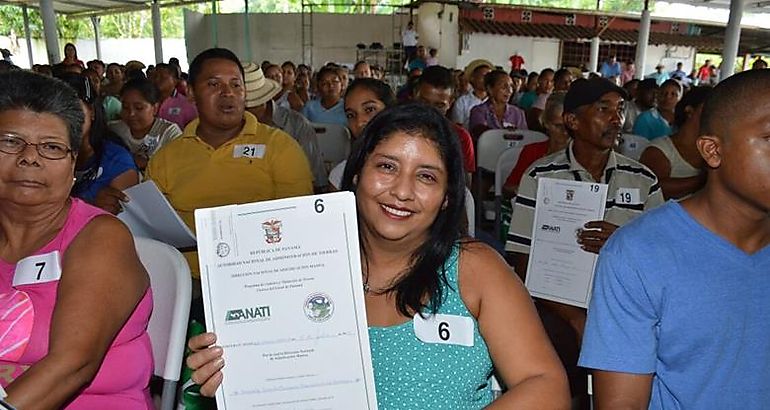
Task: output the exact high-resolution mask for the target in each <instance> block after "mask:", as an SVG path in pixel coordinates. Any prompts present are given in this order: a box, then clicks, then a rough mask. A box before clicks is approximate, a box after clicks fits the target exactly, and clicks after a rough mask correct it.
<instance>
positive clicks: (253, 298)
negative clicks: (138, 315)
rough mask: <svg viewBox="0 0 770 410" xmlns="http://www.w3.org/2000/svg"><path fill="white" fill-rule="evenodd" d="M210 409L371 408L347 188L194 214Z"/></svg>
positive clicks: (369, 363) (372, 396) (354, 235)
mask: <svg viewBox="0 0 770 410" xmlns="http://www.w3.org/2000/svg"><path fill="white" fill-rule="evenodd" d="M195 225H196V228H197V229H196V232H197V234H198V254H199V258H200V266H201V282H202V289H203V300H204V309H205V313H206V323H207V326H208V330H209V331H212V332H215V333H216V334H217V337H218V340H217V344H219V345H220V346H222V347H223V348H224V356H225V367H224V370H223V372H224V381H223V382H222V386H221V387H220V389H219V390H218V391H217V405H218V408H219V409H220V410H242V409H276V410H280V409H307V410H312V409H316V410H321V409H340V410H343V409H345V410H347V409H357V410H358V409H377V402H376V395H375V391H374V374H373V370H372V359H371V351H370V348H369V334H368V331H367V325H366V310H365V307H364V294H363V285H362V280H361V260H360V256H359V255H360V252H359V247H358V228H357V219H356V208H355V199H354V197H353V194H352V193H350V192H338V193H333V194H326V195H316V196H306V197H299V198H289V199H282V200H276V201H266V202H259V203H254V204H247V205H232V206H225V207H219V208H209V209H199V210H196V211H195Z"/></svg>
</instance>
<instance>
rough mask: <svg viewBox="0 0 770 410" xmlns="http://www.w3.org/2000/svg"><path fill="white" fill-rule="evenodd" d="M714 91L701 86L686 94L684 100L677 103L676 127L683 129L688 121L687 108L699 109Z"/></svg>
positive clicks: (675, 110) (675, 112)
mask: <svg viewBox="0 0 770 410" xmlns="http://www.w3.org/2000/svg"><path fill="white" fill-rule="evenodd" d="M713 91H714V89H713V88H712V87H709V86H701V87H694V88H692V89H691V90H690V91H688V92H687V93H685V95H684V96H683V97H682V99H681V100H679V102H678V103H676V108H675V109H674V125H676V126H677V127H678V128H681V127H682V125H684V123H685V121H687V112H686V109H687V107H692V108H695V109H697V108H698V107H700V106H701V105H703V103H705V102H706V100H707V99H708V98H709V96H710V95H711V93H712V92H713Z"/></svg>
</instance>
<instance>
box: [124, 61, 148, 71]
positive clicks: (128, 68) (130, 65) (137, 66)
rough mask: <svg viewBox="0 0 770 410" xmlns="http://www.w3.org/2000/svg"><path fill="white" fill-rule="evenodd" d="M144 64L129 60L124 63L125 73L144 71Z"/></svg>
mask: <svg viewBox="0 0 770 410" xmlns="http://www.w3.org/2000/svg"><path fill="white" fill-rule="evenodd" d="M144 67H145V66H144V63H142V62H141V61H136V60H131V61H129V62H127V63H126V72H128V71H131V70H144Z"/></svg>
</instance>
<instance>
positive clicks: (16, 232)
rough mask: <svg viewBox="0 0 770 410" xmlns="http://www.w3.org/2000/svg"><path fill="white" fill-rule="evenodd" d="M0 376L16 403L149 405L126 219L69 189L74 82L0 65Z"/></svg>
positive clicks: (74, 140) (142, 321)
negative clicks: (1, 69)
mask: <svg viewBox="0 0 770 410" xmlns="http://www.w3.org/2000/svg"><path fill="white" fill-rule="evenodd" d="M0 89H2V90H3V93H2V95H0V385H2V386H3V387H4V388H5V390H6V392H7V394H8V396H7V397H5V399H4V401H5V403H6V404H7V405H10V406H13V407H15V408H18V409H32V408H35V409H59V408H65V409H117V410H123V409H125V410H128V409H139V410H143V409H151V408H152V403H151V401H150V397H149V391H148V383H149V379H150V376H151V374H152V363H153V362H152V349H151V346H150V340H149V337H148V335H147V322H148V320H149V317H150V313H151V311H152V293H151V291H150V288H149V279H148V277H147V273H146V272H145V270H144V268H143V267H142V264H141V263H140V262H139V259H138V257H137V255H136V251H135V250H134V244H133V240H132V237H131V234H130V233H129V231H128V229H126V227H125V226H124V225H123V224H122V223H121V222H120V221H118V220H117V219H115V218H114V217H112V216H111V215H108V214H106V213H105V212H104V211H101V210H99V209H97V208H94V207H92V206H90V205H88V204H86V203H85V202H82V201H80V200H78V199H72V198H70V196H69V194H70V190H71V188H72V185H73V183H74V178H73V171H74V168H75V157H76V155H77V154H76V153H77V152H78V146H79V143H80V141H79V139H80V135H81V130H80V128H81V127H82V125H83V120H84V114H83V110H82V108H81V102H80V100H79V99H78V96H77V94H76V92H75V90H74V89H72V88H70V87H69V86H67V85H66V84H65V83H63V82H61V81H60V80H56V79H53V78H49V77H44V76H40V75H37V74H33V73H30V72H24V71H15V72H10V73H5V74H2V75H0Z"/></svg>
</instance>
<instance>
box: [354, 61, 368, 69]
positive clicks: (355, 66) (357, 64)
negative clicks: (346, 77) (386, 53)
mask: <svg viewBox="0 0 770 410" xmlns="http://www.w3.org/2000/svg"><path fill="white" fill-rule="evenodd" d="M364 64H369V63H368V62H367V61H366V60H359V61H358V62H356V65H354V66H353V70H355V69H357V68H358V67H359V66H362V65H364ZM369 68H371V66H369Z"/></svg>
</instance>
